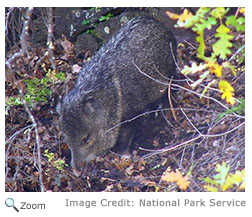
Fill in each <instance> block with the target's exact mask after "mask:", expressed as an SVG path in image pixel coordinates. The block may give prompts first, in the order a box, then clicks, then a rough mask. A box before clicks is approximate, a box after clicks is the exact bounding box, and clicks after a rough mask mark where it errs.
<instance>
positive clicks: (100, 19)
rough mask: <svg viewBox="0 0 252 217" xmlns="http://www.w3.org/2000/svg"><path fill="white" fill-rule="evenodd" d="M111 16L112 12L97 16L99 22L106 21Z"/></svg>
mask: <svg viewBox="0 0 252 217" xmlns="http://www.w3.org/2000/svg"><path fill="white" fill-rule="evenodd" d="M113 16H114V15H113V14H111V13H108V14H107V15H104V16H101V17H100V18H99V21H100V22H103V21H108V20H109V19H110V18H111V17H113Z"/></svg>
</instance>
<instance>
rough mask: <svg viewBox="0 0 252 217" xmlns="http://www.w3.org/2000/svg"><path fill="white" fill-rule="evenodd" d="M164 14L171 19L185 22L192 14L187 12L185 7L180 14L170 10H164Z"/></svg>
mask: <svg viewBox="0 0 252 217" xmlns="http://www.w3.org/2000/svg"><path fill="white" fill-rule="evenodd" d="M166 14H167V15H168V16H169V17H170V18H171V19H173V20H179V21H180V22H185V21H186V20H187V19H190V18H191V17H192V16H193V14H192V13H191V12H189V11H188V10H187V9H185V10H184V11H183V13H182V14H180V15H179V14H175V13H172V12H170V11H166Z"/></svg>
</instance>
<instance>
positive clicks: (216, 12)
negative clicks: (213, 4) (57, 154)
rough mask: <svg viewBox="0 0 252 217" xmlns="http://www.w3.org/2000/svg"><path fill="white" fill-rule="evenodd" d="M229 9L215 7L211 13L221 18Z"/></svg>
mask: <svg viewBox="0 0 252 217" xmlns="http://www.w3.org/2000/svg"><path fill="white" fill-rule="evenodd" d="M228 11H229V8H227V9H225V8H223V7H218V8H215V9H213V10H212V11H211V13H210V14H211V15H212V16H213V17H215V18H218V19H222V18H223V16H224V15H225V14H226V13H227V12H228Z"/></svg>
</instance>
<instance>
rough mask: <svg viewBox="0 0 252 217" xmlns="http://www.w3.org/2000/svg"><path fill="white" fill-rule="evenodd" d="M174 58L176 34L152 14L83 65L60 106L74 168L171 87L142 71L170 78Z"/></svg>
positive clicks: (107, 146) (127, 27)
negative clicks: (151, 16)
mask: <svg viewBox="0 0 252 217" xmlns="http://www.w3.org/2000/svg"><path fill="white" fill-rule="evenodd" d="M171 45H172V46H171ZM171 47H172V49H171ZM174 56H176V40H175V38H174V36H173V34H172V33H171V32H170V31H169V30H168V29H167V28H166V27H165V26H164V25H163V24H161V23H160V22H158V21H156V20H154V19H153V18H150V17H136V18H134V19H132V20H131V21H129V22H128V23H127V24H125V25H124V26H123V27H122V28H121V29H120V30H119V31H118V32H117V33H116V34H115V35H114V36H113V37H112V38H111V39H110V40H109V41H108V42H107V43H106V44H104V45H103V46H102V47H101V48H100V50H99V51H98V52H97V53H96V54H95V55H94V56H93V57H92V59H91V60H90V61H89V62H87V63H86V64H85V65H84V66H83V68H82V69H81V71H80V74H79V77H78V80H77V82H76V85H75V87H74V88H73V89H72V90H71V91H70V92H69V93H68V94H67V95H66V96H65V97H64V99H63V101H62V103H61V108H60V114H61V117H60V122H61V126H62V130H63V132H64V134H65V136H66V141H67V143H68V144H69V147H70V149H71V152H72V166H73V168H74V169H76V170H77V169H80V168H81V166H82V162H85V161H90V160H93V159H94V158H95V157H96V156H102V155H104V154H105V153H106V152H107V151H108V150H109V149H110V148H112V147H113V146H114V145H115V144H116V141H117V140H118V138H119V132H120V130H122V129H123V127H124V125H123V124H122V125H120V124H119V123H121V122H123V121H124V120H127V119H130V118H132V117H134V116H136V115H138V114H140V113H141V112H143V111H144V109H145V108H146V106H147V105H149V104H151V103H153V102H154V101H156V100H157V99H159V98H161V97H162V95H163V94H164V92H163V91H161V90H164V89H165V88H166V86H164V85H162V84H160V83H158V82H156V81H154V80H152V79H150V78H148V77H147V76H146V75H144V74H143V73H141V72H140V71H142V72H144V73H146V74H147V75H149V76H151V77H152V78H155V79H157V80H160V81H167V80H165V78H164V77H168V78H170V77H172V76H174V74H175V71H176V70H175V69H176V66H175V63H174ZM136 66H137V67H136ZM161 74H162V75H161ZM116 125H118V127H114V126H116Z"/></svg>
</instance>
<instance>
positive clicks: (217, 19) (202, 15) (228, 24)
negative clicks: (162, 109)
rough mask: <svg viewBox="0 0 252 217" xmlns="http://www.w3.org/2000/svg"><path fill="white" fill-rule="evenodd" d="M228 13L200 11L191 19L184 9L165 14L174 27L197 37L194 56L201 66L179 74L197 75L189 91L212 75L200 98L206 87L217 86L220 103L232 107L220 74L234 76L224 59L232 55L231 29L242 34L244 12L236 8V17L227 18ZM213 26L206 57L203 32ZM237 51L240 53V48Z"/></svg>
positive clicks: (223, 10) (227, 86) (230, 89)
mask: <svg viewBox="0 0 252 217" xmlns="http://www.w3.org/2000/svg"><path fill="white" fill-rule="evenodd" d="M228 11H229V8H224V7H219V8H208V7H201V8H200V9H199V10H198V11H197V12H196V14H195V15H193V14H192V13H190V12H188V10H187V9H185V10H184V12H183V13H182V14H180V15H178V14H174V13H171V12H169V11H167V14H168V15H169V16H170V17H171V18H172V19H176V20H177V26H178V27H182V28H190V29H192V30H193V31H194V32H196V34H197V37H196V42H197V43H198V48H197V56H198V58H199V59H201V60H202V62H201V63H200V64H199V65H198V64H197V63H196V62H193V64H192V65H191V66H185V67H184V69H183V70H182V73H183V74H185V75H189V74H194V73H199V74H200V78H199V79H198V80H197V81H195V82H194V83H193V84H192V87H193V88H196V87H197V86H198V85H199V84H200V83H202V82H203V81H205V80H206V78H209V76H210V74H214V75H215V76H216V77H217V79H210V82H208V85H207V86H206V87H205V89H204V90H203V92H202V96H203V95H204V94H205V92H206V91H207V90H208V89H209V87H210V86H212V85H214V84H216V83H217V82H218V83H219V85H218V86H219V89H220V92H221V93H222V99H225V100H226V101H227V102H228V103H230V104H234V103H235V99H234V98H233V95H234V88H233V87H232V86H231V84H230V83H229V82H228V81H226V80H225V74H224V73H223V71H224V69H228V70H230V71H231V72H232V73H233V75H234V76H236V71H235V67H234V66H233V65H232V64H231V63H230V61H229V60H228V55H230V54H231V53H232V50H231V48H233V47H234V46H233V44H234V43H233V41H232V39H233V38H234V36H233V34H232V28H234V29H235V30H236V31H237V32H245V9H244V8H240V9H239V11H238V13H237V15H229V16H227V15H226V14H227V12H228ZM213 26H216V33H215V34H214V37H215V42H214V43H212V47H211V50H212V51H211V53H210V54H206V44H205V39H204V33H205V30H206V29H211V28H212V27H213ZM241 48H242V49H244V46H243V47H241ZM217 60H221V61H222V64H219V62H218V61H217Z"/></svg>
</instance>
